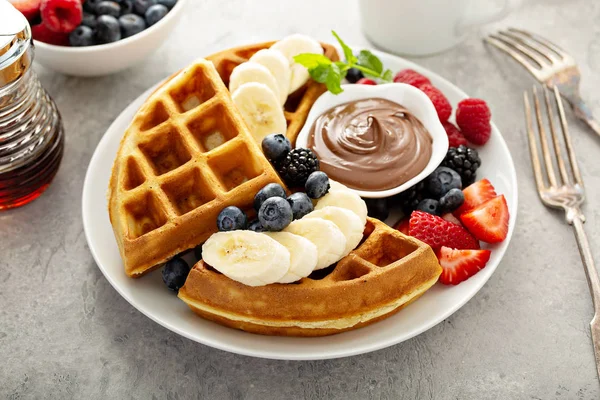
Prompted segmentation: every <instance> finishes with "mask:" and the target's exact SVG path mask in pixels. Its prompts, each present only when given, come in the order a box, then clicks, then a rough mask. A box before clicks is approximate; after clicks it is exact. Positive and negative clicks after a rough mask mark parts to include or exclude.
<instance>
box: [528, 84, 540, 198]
mask: <svg viewBox="0 0 600 400" xmlns="http://www.w3.org/2000/svg"><path fill="white" fill-rule="evenodd" d="M523 103H524V104H525V120H526V123H527V139H528V142H529V154H530V155H531V166H532V167H533V175H534V176H535V184H536V186H537V190H538V194H539V195H540V196H541V195H542V191H543V190H544V189H545V185H544V178H543V176H542V165H541V164H540V157H539V154H538V149H537V146H536V140H535V134H534V133H533V121H532V118H531V106H530V105H529V95H528V94H527V91H525V92H523Z"/></svg>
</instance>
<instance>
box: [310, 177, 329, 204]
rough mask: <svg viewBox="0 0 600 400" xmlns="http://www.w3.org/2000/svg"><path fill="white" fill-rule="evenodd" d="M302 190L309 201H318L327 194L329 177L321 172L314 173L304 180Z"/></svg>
mask: <svg viewBox="0 0 600 400" xmlns="http://www.w3.org/2000/svg"><path fill="white" fill-rule="evenodd" d="M304 189H305V190H306V194H307V195H308V197H310V198H311V199H320V198H321V197H323V196H325V195H326V194H327V192H329V177H328V176H327V174H326V173H325V172H323V171H315V172H313V173H312V174H310V175H309V176H308V178H307V179H306V183H305V184H304Z"/></svg>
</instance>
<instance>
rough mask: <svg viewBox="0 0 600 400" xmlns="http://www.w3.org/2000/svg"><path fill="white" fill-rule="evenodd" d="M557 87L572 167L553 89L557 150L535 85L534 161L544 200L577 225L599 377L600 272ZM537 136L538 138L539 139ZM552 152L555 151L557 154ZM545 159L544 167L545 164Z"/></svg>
mask: <svg viewBox="0 0 600 400" xmlns="http://www.w3.org/2000/svg"><path fill="white" fill-rule="evenodd" d="M553 91H554V98H555V102H556V109H557V110H558V116H559V121H560V127H561V130H562V137H563V141H564V147H565V149H566V153H567V156H568V157H567V158H568V160H569V165H570V168H567V165H566V163H565V159H564V157H563V151H562V150H561V144H560V139H559V137H558V134H557V132H556V131H557V128H556V125H555V117H554V115H553V111H552V106H551V104H550V96H549V95H548V92H549V91H548V90H544V99H545V103H546V104H545V106H546V107H545V108H546V110H547V114H548V116H547V119H548V127H549V128H550V129H549V130H550V137H551V139H552V147H553V150H550V147H549V146H548V140H547V134H546V128H545V125H544V120H543V118H542V107H540V99H539V96H538V93H537V90H536V88H535V87H534V88H533V104H534V109H535V118H536V120H537V128H538V129H537V130H538V134H537V135H536V134H535V133H534V132H535V131H534V127H533V121H532V115H531V106H530V103H529V95H528V93H527V92H525V93H524V94H523V100H524V103H525V119H526V122H527V137H528V138H529V150H530V155H531V164H532V165H533V172H534V175H535V183H536V185H537V191H538V194H539V196H540V198H541V200H542V203H544V205H546V206H547V207H552V208H559V209H562V210H564V211H565V218H566V220H567V222H568V223H569V224H570V225H572V226H573V227H574V228H575V238H576V239H577V245H578V247H579V253H580V255H581V260H582V261H583V266H584V269H585V275H586V278H587V281H588V285H589V288H590V293H591V295H592V302H593V306H594V318H593V319H592V321H591V323H590V327H591V330H592V344H593V346H594V355H595V358H596V369H597V371H598V377H599V378H600V279H598V273H597V271H596V267H595V266H594V260H593V258H592V251H591V249H590V244H589V242H588V240H587V236H586V234H585V231H584V229H583V223H584V222H585V217H584V216H583V213H582V212H581V209H580V206H581V205H582V204H583V202H584V200H585V192H584V187H583V180H582V179H581V173H580V172H579V167H578V165H577V160H576V158H575V152H574V150H573V146H572V144H571V137H570V135H569V128H568V126H567V119H566V117H565V110H564V108H563V103H562V99H561V95H560V92H559V90H558V87H556V86H554V89H553ZM536 136H537V137H538V139H536ZM538 141H539V143H540V145H539V147H540V148H541V152H542V159H543V162H541V161H540V157H539V151H538V144H537V143H538ZM552 154H554V157H553V155H552ZM553 158H554V159H555V161H556V164H557V165H558V170H559V173H560V174H559V175H558V176H557V174H556V172H555V168H554V161H553ZM542 163H543V166H544V167H542ZM544 169H545V173H544Z"/></svg>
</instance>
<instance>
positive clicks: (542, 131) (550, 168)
mask: <svg viewBox="0 0 600 400" xmlns="http://www.w3.org/2000/svg"><path fill="white" fill-rule="evenodd" d="M533 104H534V106H535V116H536V118H537V125H538V133H539V136H540V143H541V147H542V156H543V157H544V164H545V166H546V174H547V175H548V181H549V183H550V186H551V187H558V186H557V184H556V175H555V174H554V165H552V158H551V157H550V149H549V148H548V140H547V138H546V128H544V120H543V119H542V110H541V107H540V98H539V97H538V93H537V88H536V87H535V86H534V87H533Z"/></svg>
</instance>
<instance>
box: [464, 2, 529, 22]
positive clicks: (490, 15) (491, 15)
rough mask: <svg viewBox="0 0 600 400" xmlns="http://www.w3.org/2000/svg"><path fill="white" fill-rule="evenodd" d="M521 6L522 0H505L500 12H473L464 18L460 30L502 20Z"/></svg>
mask: <svg viewBox="0 0 600 400" xmlns="http://www.w3.org/2000/svg"><path fill="white" fill-rule="evenodd" d="M520 4H521V0H504V4H503V5H502V6H501V7H500V8H499V9H498V10H492V11H471V12H469V13H468V14H467V15H465V16H464V17H463V19H462V20H461V21H460V22H459V24H458V27H459V29H464V28H470V27H473V26H477V25H484V24H488V23H490V22H494V21H498V20H501V19H502V18H504V17H506V16H507V15H508V13H510V12H511V11H512V10H514V9H515V8H517V7H518V6H519V5H520ZM470 9H471V10H473V9H475V7H471V8H470Z"/></svg>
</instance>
